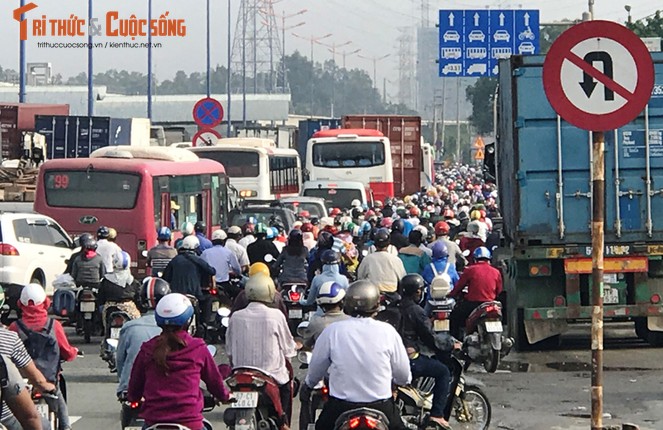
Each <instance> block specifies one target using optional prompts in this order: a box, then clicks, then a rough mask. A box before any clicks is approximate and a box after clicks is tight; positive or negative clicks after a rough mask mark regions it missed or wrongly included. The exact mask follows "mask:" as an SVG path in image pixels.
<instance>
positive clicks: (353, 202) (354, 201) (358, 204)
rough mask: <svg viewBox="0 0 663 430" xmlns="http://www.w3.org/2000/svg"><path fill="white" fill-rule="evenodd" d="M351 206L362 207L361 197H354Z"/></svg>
mask: <svg viewBox="0 0 663 430" xmlns="http://www.w3.org/2000/svg"><path fill="white" fill-rule="evenodd" d="M350 206H352V207H353V208H356V207H360V206H361V202H360V201H359V199H354V200H353V201H352V203H350Z"/></svg>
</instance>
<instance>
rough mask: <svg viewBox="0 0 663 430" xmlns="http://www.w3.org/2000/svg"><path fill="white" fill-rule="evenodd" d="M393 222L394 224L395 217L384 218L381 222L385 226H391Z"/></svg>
mask: <svg viewBox="0 0 663 430" xmlns="http://www.w3.org/2000/svg"><path fill="white" fill-rule="evenodd" d="M393 224H394V219H393V218H382V222H380V226H382V227H384V228H391V226H392V225H393Z"/></svg>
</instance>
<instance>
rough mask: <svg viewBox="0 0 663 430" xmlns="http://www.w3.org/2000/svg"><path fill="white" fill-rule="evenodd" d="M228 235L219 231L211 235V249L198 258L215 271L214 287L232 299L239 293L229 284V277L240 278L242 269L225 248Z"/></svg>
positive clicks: (236, 288) (231, 253)
mask: <svg viewBox="0 0 663 430" xmlns="http://www.w3.org/2000/svg"><path fill="white" fill-rule="evenodd" d="M227 238H228V235H227V234H226V232H225V231H223V230H221V229H219V230H215V231H214V232H213V233H212V245H213V246H212V247H211V248H208V249H206V250H204V251H203V253H202V255H201V256H200V257H201V258H202V259H203V260H205V261H206V262H207V264H209V265H210V266H212V267H213V268H214V269H215V270H216V275H215V279H216V285H217V286H220V287H221V288H223V289H224V291H225V292H226V293H227V294H228V296H230V298H234V297H235V296H237V294H238V293H239V288H238V287H235V286H234V285H233V284H232V283H231V282H230V277H231V276H241V273H242V268H241V267H239V261H237V257H235V254H234V253H233V252H232V251H231V250H230V249H228V248H226V247H225V244H226V239H227Z"/></svg>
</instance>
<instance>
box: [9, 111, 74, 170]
mask: <svg viewBox="0 0 663 430" xmlns="http://www.w3.org/2000/svg"><path fill="white" fill-rule="evenodd" d="M37 115H69V105H58V104H33V103H0V148H2V149H1V151H0V153H1V155H2V160H16V159H19V158H20V157H21V153H22V150H23V147H22V146H23V132H30V131H34V130H35V116H37Z"/></svg>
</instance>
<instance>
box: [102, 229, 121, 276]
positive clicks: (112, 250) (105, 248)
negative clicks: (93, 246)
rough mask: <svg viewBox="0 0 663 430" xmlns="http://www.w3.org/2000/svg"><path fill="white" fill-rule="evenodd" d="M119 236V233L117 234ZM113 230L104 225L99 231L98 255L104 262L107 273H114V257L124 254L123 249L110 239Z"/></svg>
mask: <svg viewBox="0 0 663 430" xmlns="http://www.w3.org/2000/svg"><path fill="white" fill-rule="evenodd" d="M115 235H116V236H117V232H116V233H115ZM110 236H111V229H110V228H108V227H106V226H105V225H102V226H101V227H99V228H98V229H97V254H99V256H100V257H101V259H102V260H103V261H104V267H105V268H106V272H112V271H113V256H115V255H116V254H119V253H120V252H122V248H120V247H119V246H118V244H116V243H115V240H114V239H112V240H111V239H110Z"/></svg>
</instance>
